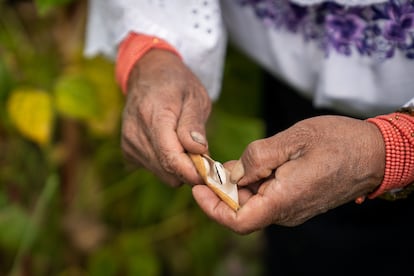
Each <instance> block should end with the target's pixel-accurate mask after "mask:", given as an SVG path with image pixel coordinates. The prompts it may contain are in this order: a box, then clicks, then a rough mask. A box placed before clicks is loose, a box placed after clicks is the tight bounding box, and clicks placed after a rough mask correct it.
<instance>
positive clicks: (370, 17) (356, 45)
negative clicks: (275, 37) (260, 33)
mask: <svg viewBox="0 0 414 276" xmlns="http://www.w3.org/2000/svg"><path fill="white" fill-rule="evenodd" d="M235 1H237V2H238V3H239V5H241V6H251V7H252V8H253V9H254V11H255V13H256V15H257V16H258V17H259V18H260V19H261V20H262V21H263V23H264V24H265V25H266V26H268V27H274V28H277V29H281V28H284V29H287V30H288V31H290V32H293V33H301V34H302V35H303V38H304V39H305V40H306V41H315V42H316V43H317V44H318V46H319V47H320V48H321V49H322V50H323V51H324V52H325V53H326V55H327V56H328V55H329V52H330V51H336V52H338V53H340V54H343V55H351V54H352V52H353V51H357V52H358V53H359V54H361V55H366V56H371V57H373V58H375V59H377V60H385V59H388V58H391V57H393V56H394V54H395V52H396V50H399V51H401V53H402V54H404V55H405V56H406V57H407V58H409V59H414V1H413V0H390V1H388V2H386V3H382V4H375V5H368V6H355V7H346V6H342V5H339V4H336V3H332V2H325V3H322V4H318V5H312V6H306V7H305V6H299V5H297V4H294V3H292V2H290V1H289V0H235Z"/></svg>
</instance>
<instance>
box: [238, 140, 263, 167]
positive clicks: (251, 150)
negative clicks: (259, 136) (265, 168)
mask: <svg viewBox="0 0 414 276" xmlns="http://www.w3.org/2000/svg"><path fill="white" fill-rule="evenodd" d="M262 144H263V141H262V140H256V141H253V142H251V143H250V144H249V145H248V146H247V148H246V154H245V160H243V161H244V162H246V163H247V164H248V165H249V166H251V167H252V168H258V167H259V166H260V161H259V160H260V159H261V157H262V152H263V147H262Z"/></svg>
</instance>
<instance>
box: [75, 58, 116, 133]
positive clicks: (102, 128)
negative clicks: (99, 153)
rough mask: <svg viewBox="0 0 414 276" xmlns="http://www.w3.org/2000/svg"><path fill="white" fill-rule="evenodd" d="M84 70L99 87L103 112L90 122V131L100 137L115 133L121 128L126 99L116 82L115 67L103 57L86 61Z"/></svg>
mask: <svg viewBox="0 0 414 276" xmlns="http://www.w3.org/2000/svg"><path fill="white" fill-rule="evenodd" d="M82 70H83V72H84V74H85V76H86V77H87V78H88V79H89V80H90V81H91V82H92V83H93V84H94V85H95V87H97V97H98V101H99V105H100V106H101V110H102V112H101V114H100V116H99V117H94V118H91V119H90V120H89V121H88V123H89V128H90V130H91V131H92V132H93V133H94V134H95V135H98V136H102V135H110V134H113V133H115V131H116V130H117V127H118V126H119V122H120V117H121V113H122V107H123V101H124V97H123V95H122V93H121V91H120V90H119V88H118V86H117V84H116V82H115V77H114V76H115V74H114V65H113V64H112V63H111V62H109V61H108V60H106V59H104V58H102V57H96V58H94V59H88V60H85V63H84V64H83V68H82Z"/></svg>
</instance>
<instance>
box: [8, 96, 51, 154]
mask: <svg viewBox="0 0 414 276" xmlns="http://www.w3.org/2000/svg"><path fill="white" fill-rule="evenodd" d="M7 112H8V115H9V117H10V119H11V121H12V122H13V124H14V126H15V127H16V128H17V129H18V130H19V131H20V132H21V133H22V135H23V136H25V137H26V138H28V139H30V140H33V141H34V142H36V143H38V144H40V145H43V146H44V145H47V144H48V143H49V141H50V135H51V132H52V123H53V110H52V101H51V97H50V95H49V94H48V93H46V92H45V91H41V90H34V89H19V90H15V91H13V92H12V94H11V96H10V98H9V100H8V101H7Z"/></svg>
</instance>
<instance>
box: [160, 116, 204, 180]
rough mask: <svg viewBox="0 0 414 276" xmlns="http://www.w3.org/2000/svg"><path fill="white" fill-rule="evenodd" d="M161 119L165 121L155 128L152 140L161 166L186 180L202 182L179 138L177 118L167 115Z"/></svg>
mask: <svg viewBox="0 0 414 276" xmlns="http://www.w3.org/2000/svg"><path fill="white" fill-rule="evenodd" d="M160 120H162V122H163V123H162V124H157V125H155V127H154V128H153V132H152V135H153V138H152V140H153V144H154V148H155V153H156V154H157V157H158V160H159V162H160V165H161V167H162V168H163V169H164V170H165V171H166V172H168V173H171V174H175V175H177V176H178V177H180V178H182V179H183V180H184V181H185V182H188V183H190V184H194V183H200V181H201V177H200V176H199V174H198V173H197V170H196V168H195V167H194V164H193V162H192V161H191V159H190V158H189V157H188V155H187V154H186V153H185V151H184V148H183V146H182V145H181V143H180V141H179V140H178V137H177V133H176V132H175V129H176V123H175V119H174V118H172V117H167V116H166V117H164V118H162V119H161V118H160Z"/></svg>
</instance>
